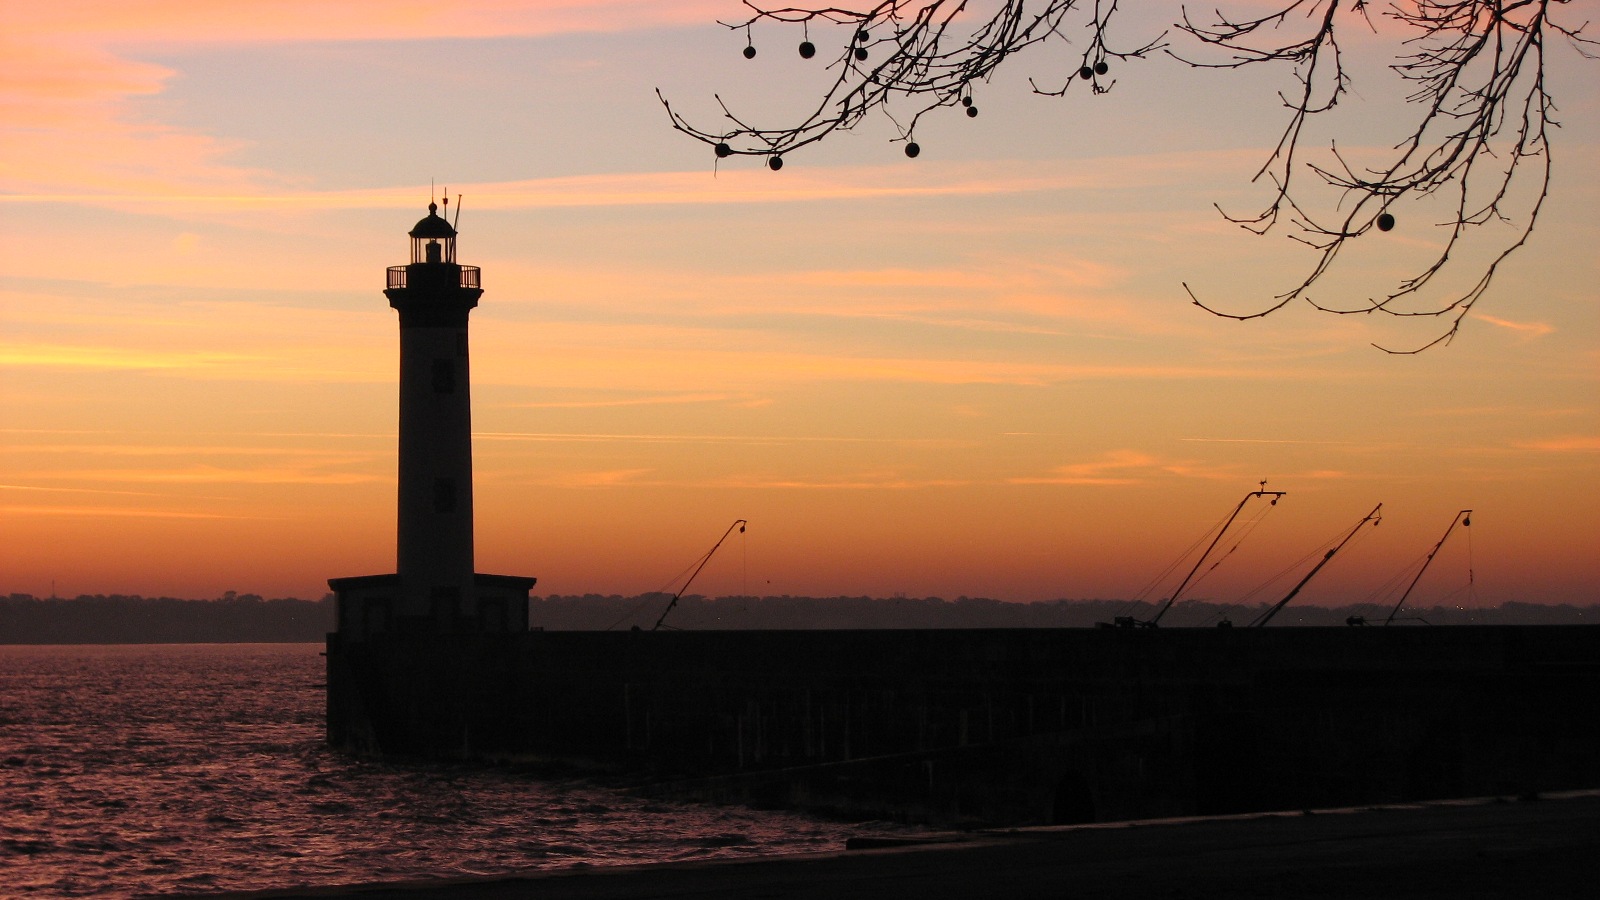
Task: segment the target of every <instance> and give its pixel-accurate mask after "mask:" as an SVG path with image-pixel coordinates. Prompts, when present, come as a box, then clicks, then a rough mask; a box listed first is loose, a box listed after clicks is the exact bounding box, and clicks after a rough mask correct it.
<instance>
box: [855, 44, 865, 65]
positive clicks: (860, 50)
mask: <svg viewBox="0 0 1600 900" xmlns="http://www.w3.org/2000/svg"><path fill="white" fill-rule="evenodd" d="M856 60H857V61H859V62H866V61H867V48H865V47H857V48H856Z"/></svg>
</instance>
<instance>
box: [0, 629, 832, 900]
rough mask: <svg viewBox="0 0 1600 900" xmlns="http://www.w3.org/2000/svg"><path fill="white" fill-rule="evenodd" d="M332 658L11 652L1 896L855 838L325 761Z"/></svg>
mask: <svg viewBox="0 0 1600 900" xmlns="http://www.w3.org/2000/svg"><path fill="white" fill-rule="evenodd" d="M320 650H321V646H320V645H317V644H293V645H282V644H244V645H240V644H202V645H164V646H97V647H17V646H0V897H11V896H17V897H48V896H84V895H96V896H130V895H135V894H144V893H193V892H204V891H217V890H244V889H257V888H272V887H286V886H293V885H301V884H326V883H340V882H355V881H373V880H389V879H417V878H426V877H434V876H451V875H471V874H493V873H500V872H508V871H514V870H519V869H528V868H541V867H559V866H571V865H584V864H588V865H603V864H616V863H625V862H643V861H664V860H676V859H691V858H705V857H713V856H732V855H748V854H755V853H788V852H800V851H806V850H822V849H837V848H839V847H840V846H841V845H842V843H843V841H844V839H845V837H846V836H847V834H850V833H857V832H859V830H860V828H859V827H858V826H846V825H842V824H839V823H831V822H822V821H817V820H813V819H809V818H806V817H803V816H799V815H790V814H785V813H773V812H756V811H751V810H745V809H739V808H724V807H702V806H678V805H661V804H655V803H650V802H648V801H644V800H640V799H637V798H633V797H630V796H627V795H623V794H618V793H615V792H612V791H609V790H606V789H604V788H600V787H596V786H593V785H590V784H586V783H583V782H555V781H549V780H537V779H534V778H532V777H527V776H519V775H517V774H515V773H509V772H505V771H501V770H482V769H472V770H467V769H452V768H442V767H428V768H424V767H415V766H412V767H403V766H391V765H379V764H373V763H365V762H360V761H357V760H352V759H348V758H345V757H341V756H338V755H335V754H333V753H330V752H329V751H328V750H326V749H325V748H324V747H323V745H322V727H323V673H322V658H321V657H320V656H319V652H320Z"/></svg>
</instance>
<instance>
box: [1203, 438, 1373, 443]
mask: <svg viewBox="0 0 1600 900" xmlns="http://www.w3.org/2000/svg"><path fill="white" fill-rule="evenodd" d="M1178 440H1180V441H1184V442H1187V443H1191V444H1354V443H1356V442H1355V441H1311V440H1300V439H1294V438H1179V439H1178Z"/></svg>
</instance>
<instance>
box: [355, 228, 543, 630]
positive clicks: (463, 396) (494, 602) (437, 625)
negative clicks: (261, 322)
mask: <svg viewBox="0 0 1600 900" xmlns="http://www.w3.org/2000/svg"><path fill="white" fill-rule="evenodd" d="M479 276H480V273H479V270H478V267H477V266H463V265H461V264H460V263H458V262H456V230H455V228H454V227H453V226H452V225H451V224H450V223H449V222H448V221H446V220H445V219H444V218H443V217H442V216H440V215H439V212H438V206H437V205H435V204H433V203H429V204H428V215H427V217H426V218H424V219H422V221H420V222H418V223H417V225H416V227H415V228H413V229H411V262H410V263H408V264H406V265H403V266H391V267H390V268H389V277H388V287H387V288H386V289H385V290H384V292H383V293H384V296H386V297H388V298H389V305H390V306H392V307H394V308H395V310H396V311H398V312H399V314H400V478H399V508H398V517H397V525H398V527H397V529H396V531H397V540H396V553H395V556H396V560H395V573H394V574H392V575H363V576H357V577H354V578H334V579H330V580H329V581H328V585H329V586H330V587H332V588H333V590H334V593H335V594H336V595H337V597H338V604H339V633H340V634H343V635H348V636H350V637H353V638H359V637H361V636H364V635H369V634H374V633H381V632H386V631H400V632H431V633H441V632H442V633H452V632H463V631H480V632H481V631H490V632H504V631H526V630H527V627H528V591H529V590H530V589H532V587H533V585H534V581H535V579H533V578H524V577H519V576H513V575H484V574H479V573H477V572H475V571H474V565H473V546H472V526H473V523H472V395H471V379H470V368H469V366H468V355H467V349H468V341H467V315H468V314H469V313H470V312H472V309H473V307H475V306H477V305H478V298H479V297H481V296H482V295H483V288H482V287H481V285H480V280H479Z"/></svg>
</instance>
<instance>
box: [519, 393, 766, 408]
mask: <svg viewBox="0 0 1600 900" xmlns="http://www.w3.org/2000/svg"><path fill="white" fill-rule="evenodd" d="M767 402H769V401H767V400H764V399H763V398H760V397H756V396H754V395H750V394H665V395H656V396H643V397H622V398H614V399H609V400H545V401H533V402H527V403H502V404H499V406H501V407H503V408H508V409H608V408H613V407H633V406H677V405H692V404H700V403H722V404H729V405H734V406H741V407H750V406H761V405H765V404H766V403H767Z"/></svg>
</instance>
